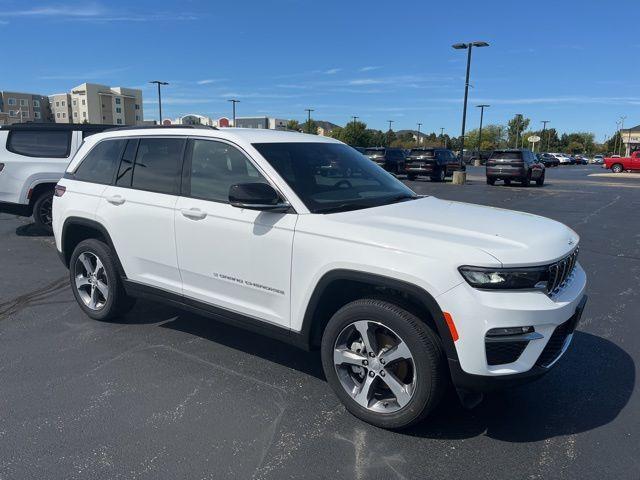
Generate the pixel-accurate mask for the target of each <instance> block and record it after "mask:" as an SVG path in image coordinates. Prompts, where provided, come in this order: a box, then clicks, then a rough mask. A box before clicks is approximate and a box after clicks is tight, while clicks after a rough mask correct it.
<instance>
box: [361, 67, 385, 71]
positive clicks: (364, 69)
mask: <svg viewBox="0 0 640 480" xmlns="http://www.w3.org/2000/svg"><path fill="white" fill-rule="evenodd" d="M380 68H382V67H380V66H377V65H370V66H367V67H362V68H361V69H360V71H361V72H370V71H372V70H378V69H380Z"/></svg>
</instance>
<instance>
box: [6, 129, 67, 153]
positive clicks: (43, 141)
mask: <svg viewBox="0 0 640 480" xmlns="http://www.w3.org/2000/svg"><path fill="white" fill-rule="evenodd" d="M70 146H71V132H61V131H57V132H56V131H49V132H47V131H43V130H39V131H36V130H34V131H32V132H28V131H26V132H22V131H14V132H9V139H8V140H7V150H9V151H10V152H13V153H17V154H20V155H27V156H29V157H52V158H66V157H68V156H69V150H70Z"/></svg>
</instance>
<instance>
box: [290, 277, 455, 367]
mask: <svg viewBox="0 0 640 480" xmlns="http://www.w3.org/2000/svg"><path fill="white" fill-rule="evenodd" d="M363 296H368V297H376V298H381V299H385V300H388V301H391V302H394V303H396V304H398V305H399V306H401V307H403V308H406V309H407V310H409V311H411V312H412V313H414V314H415V315H416V316H418V318H420V319H421V320H422V321H424V322H426V323H428V324H430V325H431V326H432V327H433V328H434V329H435V331H436V334H437V335H438V336H439V337H440V339H441V340H442V345H443V348H444V351H445V353H446V355H447V357H448V358H450V359H453V360H457V359H458V355H457V353H456V349H455V346H454V344H453V339H452V338H451V334H450V332H449V328H448V326H447V323H446V320H445V318H444V314H443V312H442V310H441V308H440V306H439V305H438V302H437V301H436V300H435V298H434V297H433V296H432V295H431V294H430V293H429V292H427V291H426V290H424V289H423V288H421V287H419V286H417V285H415V284H412V283H409V282H405V281H403V280H398V279H395V278H392V277H386V276H383V275H378V274H374V273H369V272H361V271H356V270H346V269H338V270H331V271H329V272H327V273H325V274H324V275H323V276H322V278H321V279H320V280H319V281H318V283H317V284H316V286H315V288H314V291H313V293H312V294H311V297H310V299H309V302H308V304H307V307H306V309H305V314H304V318H303V322H302V329H301V334H302V336H303V338H304V340H305V343H306V346H307V347H308V348H309V349H316V348H318V347H319V345H320V341H321V339H322V333H323V332H324V328H325V327H326V325H327V323H328V322H329V320H330V318H331V316H332V315H333V314H334V313H335V312H336V311H337V310H338V309H339V308H341V307H342V306H343V305H345V304H347V303H349V302H350V301H353V300H355V299H357V298H363Z"/></svg>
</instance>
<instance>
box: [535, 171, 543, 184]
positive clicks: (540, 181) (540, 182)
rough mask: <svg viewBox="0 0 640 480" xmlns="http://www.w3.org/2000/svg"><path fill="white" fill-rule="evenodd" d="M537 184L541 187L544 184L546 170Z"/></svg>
mask: <svg viewBox="0 0 640 480" xmlns="http://www.w3.org/2000/svg"><path fill="white" fill-rule="evenodd" d="M536 185H537V186H539V187H541V186H543V185H544V172H542V175H540V178H538V179H536Z"/></svg>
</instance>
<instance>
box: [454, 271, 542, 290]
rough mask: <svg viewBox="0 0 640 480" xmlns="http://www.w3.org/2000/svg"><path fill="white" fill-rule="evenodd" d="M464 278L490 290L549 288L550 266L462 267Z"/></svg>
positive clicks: (473, 284)
mask: <svg viewBox="0 0 640 480" xmlns="http://www.w3.org/2000/svg"><path fill="white" fill-rule="evenodd" d="M458 270H459V271H460V273H461V274H462V276H463V277H464V279H465V280H466V281H467V283H469V285H471V286H472V287H474V288H482V289H490V290H514V289H532V288H535V289H540V290H544V289H546V288H547V280H548V278H549V273H548V272H549V271H548V267H546V266H543V267H527V268H482V267H467V266H465V267H460V268H459V269H458Z"/></svg>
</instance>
